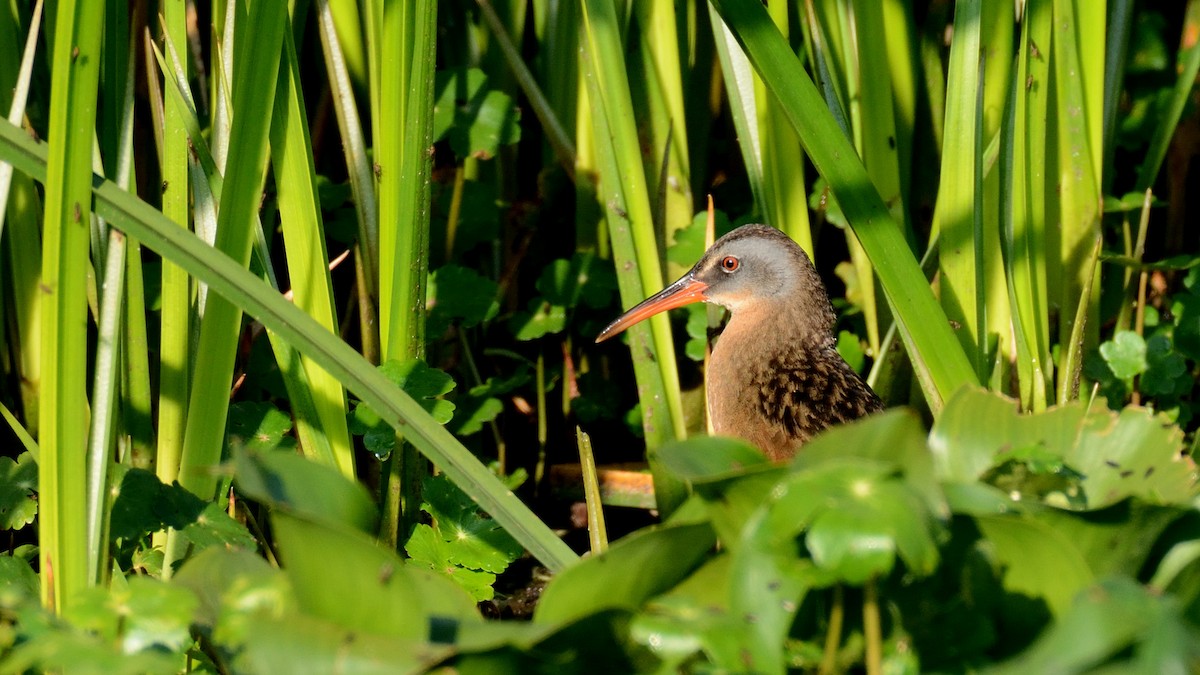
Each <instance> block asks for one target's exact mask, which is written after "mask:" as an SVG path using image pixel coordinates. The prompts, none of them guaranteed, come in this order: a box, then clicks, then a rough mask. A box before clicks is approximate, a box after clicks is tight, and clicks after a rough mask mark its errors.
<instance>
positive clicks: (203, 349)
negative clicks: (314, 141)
mask: <svg viewBox="0 0 1200 675" xmlns="http://www.w3.org/2000/svg"><path fill="white" fill-rule="evenodd" d="M285 9H286V8H284V7H282V6H279V5H276V4H275V3H262V2H259V3H254V4H253V5H251V6H250V10H249V13H248V14H246V15H245V16H243V17H241V18H239V20H238V23H237V26H236V29H235V30H236V34H237V37H236V38H235V39H236V44H237V50H238V52H237V56H236V58H235V60H234V79H233V83H232V84H233V110H234V114H233V116H232V117H233V125H232V127H231V129H230V139H229V147H231V148H237V152H236V153H232V154H231V156H230V158H229V163H228V166H227V170H226V172H225V179H226V180H225V186H224V188H223V189H222V191H221V201H220V208H219V212H218V216H217V218H218V224H217V238H216V248H217V249H218V250H220V251H221V252H222V253H225V254H226V255H228V256H230V257H231V258H233V259H234V260H235V261H237V262H239V263H240V264H241V265H243V266H245V265H246V264H247V263H248V262H249V260H250V248H251V244H252V242H253V237H254V230H255V229H256V228H255V225H256V223H257V216H258V205H259V200H260V197H261V194H262V180H263V179H262V176H263V171H264V169H265V167H266V161H267V138H268V131H269V128H270V123H271V117H272V114H271V110H272V107H273V106H274V102H275V89H276V83H277V81H278V79H279V60H280V52H281V47H282V43H283V32H284V31H285V30H287V29H288V21H287V13H286V11H285ZM143 243H147V242H143ZM241 319H242V310H241V308H240V307H238V306H236V305H234V304H232V303H230V302H229V300H228V299H226V298H221V297H214V298H209V299H208V301H207V303H206V305H205V309H204V317H203V319H202V320H201V324H200V338H199V342H198V344H197V347H196V360H195V364H194V374H195V376H194V378H193V381H192V385H191V389H190V394H189V399H188V411H187V424H186V431H185V434H184V445H183V453H182V455H181V458H180V471H179V482H180V484H181V485H182V486H183V487H185V488H187V489H188V490H190V491H191V492H193V493H195V494H197V495H200V496H201V497H203V498H211V497H212V496H213V492H214V491H215V490H216V487H217V481H216V477H215V476H214V474H213V473H212V467H213V466H214V465H215V464H216V463H217V462H218V461H219V460H220V457H221V448H222V445H223V442H224V437H225V421H226V417H227V415H228V412H229V388H230V384H231V382H232V378H233V366H234V357H235V355H236V349H237V339H238V335H239V333H240V332H241ZM183 553H184V551H183V550H182V545H181V541H180V538H179V537H178V536H176V535H175V533H172V535H171V536H170V540H169V543H168V547H167V556H166V561H165V562H164V565H163V569H164V571H167V570H169V569H170V566H171V564H172V563H173V562H174V561H176V560H179V559H180V558H181V557H182V554H183ZM167 573H168V574H169V572H167Z"/></svg>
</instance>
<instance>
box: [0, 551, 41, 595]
mask: <svg viewBox="0 0 1200 675" xmlns="http://www.w3.org/2000/svg"><path fill="white" fill-rule="evenodd" d="M37 595H38V576H37V573H36V572H34V571H33V568H32V567H30V566H29V563H28V562H26V561H25V560H22V559H21V558H18V557H16V556H12V555H0V607H14V606H16V605H18V604H19V603H21V602H24V601H28V600H35V601H36V599H37Z"/></svg>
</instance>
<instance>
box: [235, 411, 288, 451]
mask: <svg viewBox="0 0 1200 675" xmlns="http://www.w3.org/2000/svg"><path fill="white" fill-rule="evenodd" d="M291 430H292V417H291V415H288V414H287V413H285V412H283V411H282V410H280V409H278V408H276V407H275V406H273V405H271V404H270V403H266V402H260V401H244V402H238V403H234V404H233V405H231V406H229V421H228V423H227V426H226V431H225V442H226V443H228V444H229V447H230V448H245V449H247V450H273V449H275V448H278V447H280V445H281V444H283V439H284V434H286V433H287V432H289V431H291ZM294 444H295V442H294V441H292V442H291V443H289V444H288V445H291V446H294Z"/></svg>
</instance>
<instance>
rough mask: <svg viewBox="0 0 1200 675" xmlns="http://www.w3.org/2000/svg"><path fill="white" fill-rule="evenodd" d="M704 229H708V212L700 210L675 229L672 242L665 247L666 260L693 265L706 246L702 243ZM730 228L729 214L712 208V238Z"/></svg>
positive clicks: (731, 224)
mask: <svg viewBox="0 0 1200 675" xmlns="http://www.w3.org/2000/svg"><path fill="white" fill-rule="evenodd" d="M706 229H708V213H706V212H703V211H702V212H700V213H697V214H696V215H695V216H694V217H693V218H692V222H691V224H690V225H688V226H687V227H685V228H683V229H680V230H676V231H675V240H674V243H672V244H671V245H670V246H668V247H667V261H668V262H673V263H675V264H676V265H681V266H683V267H691V266H692V265H695V264H696V261H697V260H699V259H700V256H702V255H704V250H705V248H707V247H706V246H705V245H704V232H705V230H706ZM732 229H733V223H732V222H730V220H729V216H727V215H726V214H725V212H724V211H722V210H720V209H714V211H713V239H714V240H716V239H720V238H721V236H722V235H724V234H726V233H727V232H729V231H730V230H732Z"/></svg>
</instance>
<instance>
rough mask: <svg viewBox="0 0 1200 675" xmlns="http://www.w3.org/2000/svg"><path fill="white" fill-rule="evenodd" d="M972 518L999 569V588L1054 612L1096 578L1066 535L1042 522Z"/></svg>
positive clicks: (1021, 517) (1018, 518) (1026, 518)
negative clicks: (1026, 598)
mask: <svg viewBox="0 0 1200 675" xmlns="http://www.w3.org/2000/svg"><path fill="white" fill-rule="evenodd" d="M975 522H976V524H977V525H978V526H979V530H980V532H982V533H983V536H984V538H985V539H986V541H987V545H988V549H989V550H990V551H991V554H992V555H993V556H995V566H996V567H997V568H998V569H1000V570H1002V571H1001V579H1002V583H1003V584H1004V588H1005V589H1006V590H1008V592H1010V593H1018V594H1021V595H1027V596H1030V597H1032V598H1038V599H1041V600H1044V601H1045V603H1046V604H1047V605H1048V606H1049V609H1050V611H1051V612H1052V613H1054V614H1055V615H1061V614H1062V613H1063V612H1065V611H1066V610H1067V608H1068V607H1069V606H1070V603H1071V598H1073V597H1075V594H1076V592H1078V591H1079V590H1080V589H1083V588H1085V587H1086V586H1088V585H1089V584H1091V583H1092V581H1093V580H1094V579H1095V575H1094V574H1093V572H1092V570H1091V568H1090V567H1089V566H1088V564H1087V561H1086V560H1085V559H1084V557H1083V555H1082V554H1081V553H1080V552H1079V551H1078V550H1077V549H1076V548H1075V546H1074V544H1073V543H1072V541H1071V540H1070V538H1068V537H1067V536H1066V535H1065V533H1062V532H1060V531H1058V530H1055V529H1054V528H1053V527H1051V526H1050V525H1047V524H1046V523H1043V522H1041V521H1039V520H1036V519H1034V518H1032V517H1029V516H1025V515H1009V516H976V517H975Z"/></svg>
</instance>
